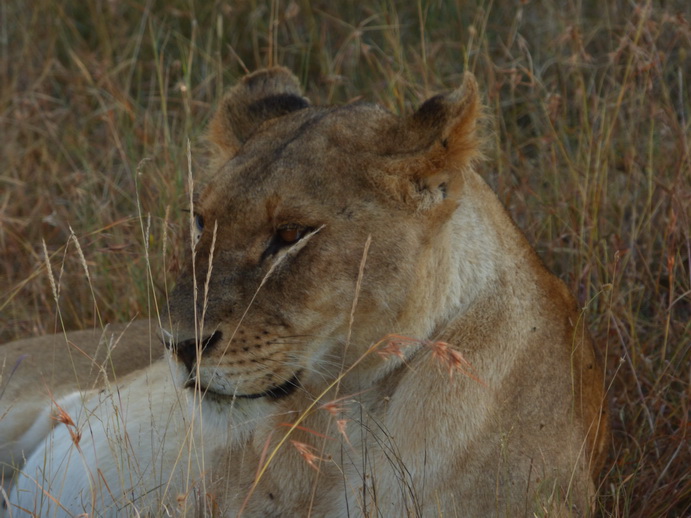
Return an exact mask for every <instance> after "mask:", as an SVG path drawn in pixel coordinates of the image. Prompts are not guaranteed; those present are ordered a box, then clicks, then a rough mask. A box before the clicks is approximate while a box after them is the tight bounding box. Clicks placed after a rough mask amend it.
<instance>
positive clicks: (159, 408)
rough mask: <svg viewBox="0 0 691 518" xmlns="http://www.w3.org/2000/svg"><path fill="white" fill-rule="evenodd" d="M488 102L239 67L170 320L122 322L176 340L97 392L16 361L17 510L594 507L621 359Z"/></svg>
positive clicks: (469, 81) (317, 512) (4, 447)
mask: <svg viewBox="0 0 691 518" xmlns="http://www.w3.org/2000/svg"><path fill="white" fill-rule="evenodd" d="M479 99H480V96H479V93H478V86H477V84H476V82H475V79H474V78H473V77H472V75H470V74H466V75H465V77H464V79H463V83H462V85H461V86H460V87H459V88H458V89H457V90H455V91H453V92H450V93H446V94H441V95H437V96H435V97H432V98H431V99H429V100H428V101H426V102H425V103H424V104H422V106H420V108H419V109H418V110H417V111H415V112H414V113H411V114H409V115H407V116H403V117H398V116H395V115H393V114H391V113H390V112H388V111H386V110H384V109H383V108H381V107H379V106H376V105H373V104H368V103H365V102H357V103H351V104H346V105H344V106H312V105H311V104H310V102H309V100H308V99H307V98H306V97H304V96H303V94H302V92H301V90H300V87H299V84H298V82H297V80H296V79H295V77H294V76H293V75H292V74H291V73H290V72H288V71H287V70H286V69H284V68H271V69H266V70H260V71H258V72H255V73H253V74H250V75H248V76H246V77H245V78H243V79H242V80H241V81H240V82H239V83H238V84H237V85H236V86H234V87H233V88H231V89H230V90H229V91H228V93H227V94H226V95H225V96H224V98H223V99H222V100H221V101H220V106H219V108H218V110H217V112H216V114H215V116H214V117H213V119H212V121H211V124H210V127H209V130H208V139H209V142H210V143H211V146H212V147H213V154H212V157H211V160H210V161H209V167H208V169H209V173H208V175H207V176H206V178H205V179H204V182H203V183H204V187H203V189H202V190H201V192H200V193H198V194H199V196H198V199H196V201H195V203H194V206H193V207H192V212H191V217H190V227H191V229H192V235H191V236H190V239H192V242H193V244H194V251H193V254H191V256H190V257H189V258H188V260H187V263H186V266H185V267H184V268H183V269H182V273H181V275H180V276H179V278H178V280H177V282H176V286H175V289H174V290H173V292H172V293H171V294H170V296H169V301H168V302H169V303H168V307H169V311H168V313H167V314H166V315H164V316H162V317H161V322H164V323H165V324H164V325H163V326H162V327H160V326H158V325H152V324H150V323H145V324H141V325H146V326H147V329H148V332H144V333H143V332H142V330H141V328H139V329H135V328H136V327H137V325H140V324H138V323H135V325H133V326H132V329H131V330H129V329H128V328H125V329H123V330H121V334H120V336H119V338H118V341H119V345H118V347H119V349H118V350H119V351H128V350H129V351H132V352H133V353H134V352H135V351H137V350H139V349H140V348H141V340H142V337H147V338H148V339H149V340H150V339H151V337H152V336H156V335H158V336H160V337H161V338H162V341H163V343H164V344H165V346H164V347H163V349H164V350H165V357H164V358H163V359H161V360H158V361H155V362H153V363H152V364H151V365H148V361H138V362H134V361H133V360H132V358H133V356H131V357H130V358H129V359H123V360H122V362H119V361H113V364H112V369H113V370H114V372H115V373H116V374H118V377H117V383H112V382H108V379H107V377H99V378H98V379H97V380H92V381H93V382H94V383H97V384H98V386H97V388H95V389H93V390H87V391H77V390H76V389H77V388H78V387H83V386H89V385H85V384H78V383H76V382H75V380H74V379H73V378H74V375H73V372H74V371H73V370H71V369H69V368H65V366H64V365H61V364H60V363H59V362H60V361H61V360H58V362H57V363H56V364H55V365H51V366H50V367H47V366H43V368H44V369H46V368H50V369H52V371H51V373H52V374H51V376H52V378H51V379H54V380H56V383H57V382H58V381H59V382H60V384H59V387H58V385H56V386H55V387H56V388H55V391H54V392H53V394H54V395H55V397H54V400H53V402H50V401H46V399H47V398H46V396H45V395H44V392H45V391H43V392H41V390H40V388H34V389H33V390H31V388H32V387H30V382H29V381H27V380H30V379H32V378H31V376H35V374H32V371H30V370H29V369H28V368H27V369H25V370H22V369H20V370H19V371H18V372H17V376H16V377H15V378H16V379H17V380H19V381H14V382H13V383H15V385H12V384H10V385H9V392H8V396H6V397H5V398H3V399H2V400H1V401H0V404H2V405H11V408H9V407H8V408H5V407H3V408H0V411H2V412H3V415H4V414H5V413H7V412H10V414H8V415H11V416H18V415H20V413H19V412H18V411H17V410H16V409H22V410H23V412H24V413H23V414H21V415H22V416H23V418H22V419H21V420H20V419H14V420H10V421H9V422H8V420H0V460H2V461H3V463H4V465H5V468H3V476H4V478H5V480H6V481H7V480H9V479H10V478H11V475H12V470H16V474H15V475H14V480H13V482H12V483H11V485H9V484H7V482H5V484H6V485H5V487H6V489H8V493H9V499H8V501H7V502H6V511H7V513H8V514H9V515H11V516H23V515H36V516H51V517H52V516H76V515H81V514H83V513H86V515H89V516H113V517H115V516H142V515H147V516H164V515H165V516H169V515H172V516H184V515H187V516H237V515H243V516H259V517H263V516H306V515H310V516H325V517H326V516H328V517H338V516H352V515H356V516H369V515H384V516H411V515H414V516H419V515H421V516H436V515H445V516H473V517H474V516H477V517H487V516H534V515H535V514H536V513H537V514H539V515H548V516H584V515H589V514H590V513H591V512H592V506H593V502H594V497H595V487H596V486H595V480H596V477H597V475H598V472H599V470H600V468H601V466H602V463H603V461H604V456H605V455H606V449H607V439H608V417H607V405H606V398H605V391H604V378H603V368H602V367H601V365H600V363H599V360H598V357H597V355H596V351H595V349H594V347H593V344H592V342H591V340H590V338H589V336H588V333H587V330H586V329H585V327H584V324H583V315H582V313H581V312H580V310H579V308H578V307H577V305H576V303H575V301H574V299H573V297H572V296H571V295H570V294H569V293H568V290H567V289H566V287H565V286H564V284H563V283H562V282H561V281H559V280H558V279H557V278H556V277H554V276H553V275H552V274H551V273H549V272H548V271H547V269H546V268H545V267H544V266H543V264H542V262H541V261H540V259H539V258H538V257H537V255H536V253H535V252H534V251H533V249H532V247H531V246H530V245H529V244H528V242H527V241H526V239H525V238H524V236H523V235H522V233H521V232H520V231H519V230H518V229H517V227H516V226H515V224H514V223H513V222H512V220H511V218H510V216H509V215H508V214H507V212H506V211H505V209H504V208H503V207H502V205H501V203H500V202H499V201H498V199H497V197H496V196H495V194H494V193H493V192H492V190H491V189H490V188H489V187H488V186H487V184H486V183H485V181H484V180H483V179H482V178H481V177H480V176H479V175H478V174H477V173H476V166H477V164H478V162H479V160H480V158H481V147H482V146H481V140H482V135H481V131H480V130H479V129H478V128H479V127H481V124H480V122H481V113H482V109H481V103H480V100H479ZM148 326H151V327H148ZM67 338H68V343H69V340H70V339H71V338H70V335H69V334H68V335H67ZM74 339H75V340H76V339H77V337H76V336H75V337H74ZM92 341H94V342H97V341H98V340H97V339H96V340H92ZM84 346H85V347H87V346H88V344H85V345H84ZM4 347H7V349H6V351H15V350H18V347H19V346H17V347H14V348H13V347H12V344H10V345H9V346H4ZM21 347H22V348H23V349H20V350H23V351H27V350H29V349H30V348H31V347H32V345H31V343H30V342H25V343H24V344H23V345H22V346H21ZM6 354H10V353H9V352H8V353H6ZM12 361H13V360H12V359H11V358H10V360H9V361H6V363H7V364H9V365H11V364H12ZM135 367H145V368H142V369H139V370H137V369H136V368H135ZM109 368H110V367H109ZM131 371H132V372H131ZM41 372H44V371H41ZM70 375H72V377H70ZM33 379H35V378H33ZM22 380H23V381H22ZM22 383H23V384H22ZM14 387H17V388H14ZM56 401H57V402H56ZM11 412H15V413H14V414H12V413H11ZM10 513H11V514H10Z"/></svg>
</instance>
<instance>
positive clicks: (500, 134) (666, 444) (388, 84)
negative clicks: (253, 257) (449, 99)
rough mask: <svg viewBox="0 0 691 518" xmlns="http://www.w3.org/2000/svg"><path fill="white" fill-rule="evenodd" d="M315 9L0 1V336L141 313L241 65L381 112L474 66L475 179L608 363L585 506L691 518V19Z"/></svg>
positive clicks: (454, 6) (548, 2)
mask: <svg viewBox="0 0 691 518" xmlns="http://www.w3.org/2000/svg"><path fill="white" fill-rule="evenodd" d="M332 4H334V2H312V3H310V2H308V1H307V0H298V1H286V0H283V1H278V0H277V1H274V2H270V3H266V4H265V5H262V4H261V3H260V2H256V1H244V0H239V1H237V2H232V3H228V4H224V3H218V2H202V1H198V0H197V1H195V0H187V1H184V0H171V1H168V2H155V1H153V0H130V1H128V2H121V1H117V0H109V1H106V0H83V1H79V2H78V1H74V0H72V1H70V0H68V1H65V2H54V1H52V0H30V1H29V2H23V1H20V0H9V1H4V2H2V3H1V4H0V71H1V72H0V74H1V77H2V82H1V83H0V113H1V115H0V135H2V138H1V139H0V146H1V148H0V272H1V277H0V297H1V298H0V341H7V340H11V339H14V338H19V337H25V336H28V335H33V334H39V333H46V332H53V331H55V330H59V329H61V328H63V327H64V328H67V329H75V328H83V327H89V326H94V325H99V324H100V323H101V322H105V321H123V320H129V319H131V318H132V317H133V316H135V315H136V314H140V315H149V314H155V312H156V310H157V304H160V301H161V300H163V298H164V294H165V292H166V290H167V287H169V286H170V285H171V281H172V278H173V277H174V274H175V270H176V268H177V264H178V257H179V256H180V254H182V253H184V252H183V247H184V241H183V240H182V239H181V236H183V235H184V230H183V229H185V228H186V222H185V215H184V213H182V212H181V209H183V208H185V207H186V204H187V202H186V195H185V175H186V170H187V158H186V147H187V140H188V139H191V141H192V143H193V146H195V148H199V145H198V144H199V140H198V137H199V136H200V134H201V132H202V129H203V128H204V126H205V123H206V120H207V118H208V117H209V115H210V113H211V109H212V106H213V104H214V102H215V101H216V100H217V99H218V98H219V96H220V93H221V92H222V90H223V87H224V86H225V85H228V84H231V83H232V82H233V81H234V80H235V78H237V77H238V76H239V75H241V74H242V73H243V71H244V70H245V69H250V70H251V69H254V68H256V67H258V66H261V65H267V64H276V63H280V64H284V65H286V66H288V67H290V68H291V69H292V70H294V71H295V72H296V73H297V74H298V76H299V77H300V78H301V80H302V81H303V84H304V85H305V87H306V90H307V92H308V94H309V95H310V97H311V98H312V99H313V100H314V101H316V102H343V101H346V100H349V99H352V98H355V97H358V96H364V97H366V98H368V99H371V100H375V101H379V102H381V103H383V104H384V105H386V106H388V107H389V108H391V109H392V110H394V111H401V110H404V109H408V108H410V106H412V105H415V104H417V103H418V102H420V101H421V100H422V99H424V98H425V97H426V96H428V95H429V94H431V93H434V92H437V91H439V90H442V89H447V88H451V87H453V86H455V85H457V84H458V83H459V81H460V78H461V75H462V72H463V71H464V70H466V69H470V70H472V71H473V72H474V73H475V74H476V75H477V77H478V79H479V82H480V84H481V87H482V89H483V90H484V92H485V99H486V103H487V105H488V107H489V112H490V113H491V114H492V115H493V120H494V127H495V131H494V132H493V140H492V142H493V144H492V146H491V147H490V149H488V155H489V158H490V160H489V161H488V166H486V171H485V173H486V175H487V176H488V177H489V178H490V180H491V182H492V183H493V185H494V186H495V187H496V189H497V191H498V193H499V196H500V198H501V199H502V201H504V203H505V204H506V205H507V206H508V207H509V209H510V211H511V213H512V214H513V215H514V217H515V218H516V219H517V221H518V222H519V225H520V226H521V227H522V228H523V229H524V230H525V231H526V233H527V234H528V237H529V239H530V240H531V241H532V242H533V243H535V244H536V246H537V248H538V251H539V252H540V254H541V255H542V257H543V258H544V259H545V262H546V263H547V264H548V265H549V266H550V267H551V268H552V269H553V270H554V271H555V272H556V273H557V274H558V275H559V276H560V277H561V278H562V279H564V280H565V281H566V282H567V284H568V285H569V286H570V287H571V289H572V290H573V291H574V292H576V293H577V294H578V298H579V300H580V302H581V304H583V305H584V306H585V307H586V309H587V315H588V318H589V323H590V327H591V330H592V332H593V334H594V336H595V338H596V340H597V343H598V345H599V348H600V350H601V352H602V353H603V355H604V356H605V357H606V359H607V364H608V368H609V382H610V394H611V401H612V408H613V416H614V417H613V426H614V438H613V448H612V455H611V459H610V461H609V462H608V465H607V468H606V471H605V472H604V473H603V475H602V479H601V496H600V501H599V509H600V513H601V515H603V516H637V517H651V516H688V515H689V513H691V475H690V469H689V466H691V446H690V444H691V441H689V401H691V390H690V388H689V377H690V375H691V372H690V368H689V365H691V323H690V322H691V264H690V263H691V243H690V237H689V229H690V228H691V221H690V219H691V213H690V207H691V158H690V154H689V146H690V145H691V138H690V137H689V135H690V132H689V116H690V115H691V93H690V91H689V86H688V81H689V78H691V55H690V54H691V26H690V24H689V23H690V19H691V13H690V11H691V8H690V7H689V5H688V2H687V1H686V0H677V1H655V2H653V1H648V2H646V1H642V2H635V1H624V0H613V1H610V2H597V1H595V0H582V1H578V0H567V1H564V2H557V1H556V0H541V1H538V0H532V1H530V0H526V1H522V2H511V3H509V2H496V3H495V2H492V1H491V0H487V1H481V0H476V1H468V2H458V3H453V2H440V1H430V2H422V1H420V2H418V3H412V2H411V3H409V4H408V5H406V6H405V7H400V6H396V4H395V3H394V2H391V1H387V2H385V1H375V2H373V3H368V6H365V5H364V3H362V4H361V3H358V2H342V3H336V4H337V5H339V7H333V6H332ZM495 4H496V5H495ZM194 156H196V157H200V158H199V161H200V162H201V163H203V156H204V155H203V153H202V152H201V151H195V153H194ZM200 167H201V164H197V163H195V164H194V169H195V170H199V169H200ZM72 229H73V230H74V232H73V230H72ZM43 240H45V248H44V246H43V244H42V241H43ZM46 253H47V254H48V257H46ZM47 261H48V262H49V264H50V265H51V268H52V271H53V272H52V273H53V275H54V277H55V282H56V287H55V291H56V294H57V297H58V303H57V304H56V303H55V301H54V294H53V288H52V287H51V281H50V277H49V276H48V275H47V274H46V264H47Z"/></svg>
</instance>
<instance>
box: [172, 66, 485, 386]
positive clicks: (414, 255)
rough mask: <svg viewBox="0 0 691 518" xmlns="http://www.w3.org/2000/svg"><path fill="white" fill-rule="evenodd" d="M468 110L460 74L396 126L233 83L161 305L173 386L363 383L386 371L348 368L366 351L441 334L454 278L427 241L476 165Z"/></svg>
mask: <svg viewBox="0 0 691 518" xmlns="http://www.w3.org/2000/svg"><path fill="white" fill-rule="evenodd" d="M479 109H480V107H479V102H478V95H477V86H476V83H475V80H474V79H473V77H472V76H471V75H470V74H468V75H466V76H465V79H464V81H463V85H462V87H461V88H460V89H458V90H457V91H455V92H453V93H451V94H449V95H445V96H437V97H433V98H432V99H430V100H428V101H427V102H426V103H424V104H423V105H422V106H421V107H420V109H419V110H417V111H416V112H415V113H414V114H413V115H411V116H409V117H406V118H399V117H397V116H395V115H393V114H391V113H390V112H388V111H386V110H384V109H383V108H381V107H379V106H376V105H372V104H366V103H357V102H356V103H351V104H346V105H345V106H339V107H313V106H311V105H310V103H309V102H308V101H307V99H305V98H304V97H303V96H302V94H301V92H300V88H299V85H298V83H297V81H296V79H295V78H294V76H293V75H292V74H290V73H289V72H288V71H287V70H285V69H283V68H273V69H269V70H263V71H260V72H257V73H254V74H252V75H249V76H247V77H246V78H244V79H243V80H242V81H241V82H240V84H238V85H237V86H235V87H234V88H233V89H232V90H231V91H230V92H229V93H228V94H227V95H226V96H225V98H224V99H223V101H222V103H221V105H220V108H219V109H218V111H217V113H216V115H215V117H214V119H213V121H212V123H211V126H210V138H211V141H212V142H213V144H214V145H215V158H214V160H213V162H212V163H213V169H214V173H213V175H212V176H211V178H210V179H209V180H208V182H207V183H206V185H205V187H204V188H203V190H202V191H201V194H200V195H199V198H198V199H197V200H196V201H194V203H193V217H192V224H191V226H192V229H191V234H192V241H193V244H194V251H193V254H192V257H191V258H190V260H189V262H188V264H187V266H186V268H185V269H184V272H183V274H182V276H181V278H180V279H178V283H177V286H176V288H175V290H174V292H173V294H172V297H171V302H170V316H171V319H170V320H171V322H172V325H173V329H172V335H173V336H174V337H175V339H174V341H173V343H172V349H173V351H174V353H175V358H176V359H177V360H178V361H179V362H180V363H181V364H182V365H184V367H185V370H186V372H187V374H188V376H189V379H188V380H187V383H188V385H189V386H190V387H192V386H196V387H197V388H198V389H200V390H202V391H203V392H204V393H206V394H207V395H208V396H209V397H221V398H222V397H228V398H235V399H245V400H248V399H257V398H268V399H277V398H281V397H283V396H285V395H288V394H290V393H291V392H292V391H293V390H295V388H297V387H298V386H300V385H312V386H315V385H319V384H323V383H324V382H325V381H328V380H333V379H334V378H335V377H336V376H337V375H338V374H339V373H340V372H342V371H343V369H344V368H348V367H349V366H352V365H353V364H354V363H355V362H356V361H359V362H360V363H359V364H358V369H359V371H360V372H365V371H366V372H367V378H368V379H369V380H372V381H374V380H376V379H377V378H378V377H380V376H382V375H383V374H385V373H386V372H387V371H388V370H390V369H391V368H393V366H395V362H391V361H387V362H384V361H382V360H381V358H377V357H375V356H369V357H367V358H363V355H364V353H365V352H366V350H367V349H368V348H369V347H370V346H371V344H372V343H375V342H376V341H377V340H380V339H381V338H382V337H383V336H385V335H386V334H387V333H391V332H392V331H395V332H397V333H401V334H404V335H409V336H413V337H428V336H430V335H431V334H432V333H433V332H434V330H435V329H438V328H440V327H442V326H444V325H445V324H446V321H447V320H448V319H449V316H450V315H452V314H454V313H455V312H457V311H458V305H459V300H458V296H457V295H458V294H457V291H458V289H459V286H458V284H459V280H458V279H457V278H455V277H457V275H456V274H453V275H452V277H454V278H449V277H448V276H446V275H444V274H442V271H443V270H444V269H445V265H447V264H448V262H449V260H450V259H449V256H448V254H449V253H450V252H449V250H448V247H445V246H438V242H440V241H443V240H444V239H446V238H447V237H448V236H446V235H444V232H443V230H442V229H443V228H444V222H446V221H447V220H449V218H450V217H451V215H452V214H453V213H454V211H455V210H456V208H457V205H458V203H459V200H458V192H459V190H460V187H461V185H462V183H463V177H464V172H465V171H466V170H467V169H469V168H470V166H471V165H472V164H473V162H474V161H475V160H476V159H477V158H478V156H479V151H478V139H477V137H476V131H475V126H476V121H477V119H478V114H479ZM447 270H448V268H447ZM469 295H470V293H469Z"/></svg>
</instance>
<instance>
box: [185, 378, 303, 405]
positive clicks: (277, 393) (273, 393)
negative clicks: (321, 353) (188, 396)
mask: <svg viewBox="0 0 691 518" xmlns="http://www.w3.org/2000/svg"><path fill="white" fill-rule="evenodd" d="M299 374H300V373H299V372H298V373H297V374H295V375H294V376H293V377H292V378H290V379H289V380H288V381H286V382H285V383H282V384H280V385H276V386H274V387H271V388H270V389H267V390H264V391H262V392H256V393H254V394H225V393H221V392H217V391H215V390H213V389H211V388H209V387H207V386H205V385H202V384H200V383H198V382H197V380H196V379H189V380H188V381H187V382H186V383H185V388H187V389H192V390H197V391H199V392H200V393H201V394H202V395H204V396H211V397H215V398H224V399H225V398H230V399H259V398H263V397H265V398H269V399H273V400H278V399H282V398H284V397H287V396H290V395H291V394H293V393H294V392H295V391H296V390H297V389H298V387H299V386H300V380H299Z"/></svg>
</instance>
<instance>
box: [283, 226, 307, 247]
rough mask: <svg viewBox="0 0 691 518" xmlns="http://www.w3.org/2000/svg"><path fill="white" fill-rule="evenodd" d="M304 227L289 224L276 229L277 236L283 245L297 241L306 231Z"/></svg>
mask: <svg viewBox="0 0 691 518" xmlns="http://www.w3.org/2000/svg"><path fill="white" fill-rule="evenodd" d="M306 230H307V229H306V228H305V227H300V226H298V225H289V226H286V227H282V228H279V229H278V232H277V235H278V238H279V239H280V240H281V241H282V244H284V245H292V244H293V243H297V242H298V241H300V239H302V237H303V236H304V235H305V232H306Z"/></svg>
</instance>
